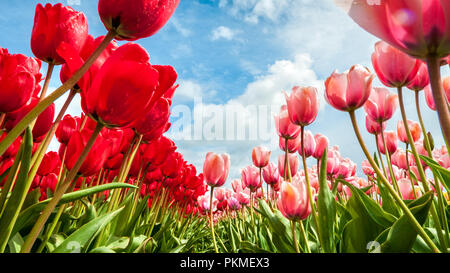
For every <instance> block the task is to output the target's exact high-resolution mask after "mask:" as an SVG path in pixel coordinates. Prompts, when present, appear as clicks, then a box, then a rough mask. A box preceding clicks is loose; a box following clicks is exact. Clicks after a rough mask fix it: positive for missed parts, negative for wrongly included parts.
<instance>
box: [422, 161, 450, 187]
mask: <svg viewBox="0 0 450 273" xmlns="http://www.w3.org/2000/svg"><path fill="white" fill-rule="evenodd" d="M420 158H421V159H422V160H423V161H425V163H426V164H427V165H428V167H430V168H431V170H432V171H433V172H434V173H437V174H439V176H440V178H441V179H440V180H441V181H442V182H443V183H445V186H446V187H447V189H449V188H450V171H449V170H447V169H446V168H444V167H442V166H441V165H439V163H437V162H436V161H434V160H433V159H431V158H429V157H426V156H423V155H420Z"/></svg>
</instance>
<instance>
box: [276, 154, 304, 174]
mask: <svg viewBox="0 0 450 273" xmlns="http://www.w3.org/2000/svg"><path fill="white" fill-rule="evenodd" d="M288 158H289V169H290V171H291V175H292V176H294V175H295V174H296V173H297V170H298V165H299V160H298V157H297V155H296V154H289V156H288ZM284 161H285V155H280V156H279V157H278V173H279V174H280V176H281V177H284V175H285V174H284ZM286 174H287V173H286Z"/></svg>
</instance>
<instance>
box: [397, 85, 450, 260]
mask: <svg viewBox="0 0 450 273" xmlns="http://www.w3.org/2000/svg"><path fill="white" fill-rule="evenodd" d="M397 90H398V100H399V104H400V110H401V113H402V119H403V125H404V126H405V131H406V135H407V136H408V141H409V144H411V151H412V154H413V155H414V160H415V161H416V165H417V169H418V170H419V175H420V180H421V181H422V185H423V189H424V190H425V192H428V191H430V188H429V187H428V182H427V177H426V175H425V172H424V170H423V166H422V163H421V160H420V157H419V154H418V153H417V149H416V145H415V144H414V139H413V137H412V134H411V130H410V129H409V125H408V119H407V118H406V111H405V104H404V102H403V89H402V88H401V87H398V88H397ZM425 145H427V144H425ZM436 183H437V184H439V180H438V181H437V182H436ZM435 188H436V187H435ZM413 190H414V189H413ZM439 190H440V188H439ZM436 191H438V189H436ZM430 211H431V216H432V217H433V221H434V223H435V225H436V231H437V234H438V237H439V241H440V242H441V246H442V249H443V251H444V252H447V244H446V241H447V240H446V239H445V238H444V235H443V234H442V227H443V223H442V219H439V217H438V215H437V211H436V207H435V206H434V203H432V204H431V208H430Z"/></svg>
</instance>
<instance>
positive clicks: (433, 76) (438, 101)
mask: <svg viewBox="0 0 450 273" xmlns="http://www.w3.org/2000/svg"><path fill="white" fill-rule="evenodd" d="M426 61H427V66H428V74H429V76H430V84H431V90H432V92H433V98H434V103H435V105H436V111H437V113H438V117H439V123H440V124H441V130H442V134H443V136H444V140H445V144H446V145H447V150H448V151H450V148H449V147H450V146H449V144H450V110H449V102H448V101H447V98H446V96H445V93H444V90H443V86H442V82H441V65H440V58H437V57H436V56H429V57H427V60H426Z"/></svg>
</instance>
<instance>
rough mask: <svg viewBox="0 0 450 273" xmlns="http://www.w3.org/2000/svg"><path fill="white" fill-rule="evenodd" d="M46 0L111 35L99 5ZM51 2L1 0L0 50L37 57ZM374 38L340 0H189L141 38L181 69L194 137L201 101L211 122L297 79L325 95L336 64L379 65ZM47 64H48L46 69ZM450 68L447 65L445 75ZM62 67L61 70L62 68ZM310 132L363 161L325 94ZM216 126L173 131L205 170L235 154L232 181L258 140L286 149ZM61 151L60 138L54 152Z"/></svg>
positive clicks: (177, 104)
mask: <svg viewBox="0 0 450 273" xmlns="http://www.w3.org/2000/svg"><path fill="white" fill-rule="evenodd" d="M47 2H50V3H57V2H61V3H63V4H65V5H67V4H69V3H72V6H73V8H74V9H76V10H79V11H82V12H84V13H85V14H86V16H87V18H88V22H89V32H90V34H91V35H93V36H99V35H104V34H105V33H106V30H105V28H104V26H103V24H102V23H101V21H100V19H99V17H98V12H97V3H98V2H97V1H93V0H72V1H67V0H61V1H47ZM47 2H44V1H36V0H18V1H6V0H0V10H2V12H1V13H0V33H2V38H0V46H1V47H5V48H8V49H9V51H10V52H12V53H23V54H26V55H29V56H32V53H31V50H30V46H29V41H30V35H31V29H32V26H33V17H34V11H35V6H36V4H37V3H43V4H45V3H47ZM376 41H377V39H376V38H375V37H373V36H371V35H370V34H368V33H366V32H365V31H364V30H362V29H361V28H359V27H358V26H357V25H356V24H355V23H354V22H353V21H352V20H351V19H350V18H349V17H348V16H347V15H346V14H345V12H343V11H342V10H340V9H339V8H337V7H335V6H334V4H333V1H332V0H181V3H180V5H179V7H178V9H177V10H176V12H175V14H174V16H173V17H172V19H171V20H170V21H169V23H168V24H167V25H166V26H165V27H164V28H163V29H162V30H161V31H160V32H158V33H157V34H156V35H154V36H153V37H150V38H146V39H141V40H139V41H137V42H138V43H139V44H141V45H142V46H144V47H145V48H146V49H147V50H148V52H149V53H150V56H151V63H152V64H163V65H172V66H173V67H174V68H175V69H176V70H177V72H178V75H179V78H178V82H179V84H180V88H179V89H178V90H177V93H176V96H175V100H174V105H173V107H174V108H173V110H174V116H173V117H172V120H171V121H172V123H173V124H174V125H175V127H176V128H175V129H179V128H180V127H179V125H180V124H181V125H182V127H183V128H190V129H191V131H190V132H191V133H192V134H194V133H195V131H196V130H197V129H196V128H195V127H193V126H192V125H193V123H194V120H195V119H194V117H192V119H190V120H189V119H183V113H184V112H183V111H184V110H187V109H190V110H193V109H194V105H197V107H199V106H202V108H203V111H204V112H203V114H199V115H198V117H200V119H202V120H203V121H204V122H205V124H206V123H207V122H208V120H209V121H211V118H210V117H211V116H210V115H213V116H214V114H215V113H220V112H221V111H222V112H223V111H224V109H228V108H227V107H232V108H233V109H234V110H238V111H242V112H245V113H247V112H246V111H247V110H248V109H247V108H246V107H247V106H248V105H255V106H267V105H272V106H273V109H274V110H273V112H274V113H275V112H277V111H278V108H279V107H280V106H281V104H282V103H284V99H283V96H282V93H281V91H283V90H285V91H288V92H289V91H290V89H291V88H292V87H293V86H295V85H299V86H309V85H312V86H316V87H317V88H318V89H319V92H320V93H321V96H322V97H323V95H322V94H323V89H324V87H323V81H324V80H325V79H326V78H327V77H328V76H329V75H330V74H331V73H332V72H333V71H334V70H335V69H338V70H339V71H345V70H347V69H349V68H350V67H351V66H352V65H354V64H357V63H359V64H362V65H365V66H367V67H369V69H371V70H372V71H373V68H372V65H371V63H370V55H371V54H372V52H373V45H374V43H375V42H376ZM45 69H46V65H45V64H44V65H43V73H45V71H44V70H45ZM447 70H448V68H447V67H445V68H444V70H443V73H444V74H445V73H447ZM56 73H58V74H59V70H57V72H56ZM447 74H448V73H447ZM59 84H60V82H59V76H58V75H57V76H55V77H53V79H52V81H51V86H52V88H56V87H58V86H59ZM377 85H381V84H380V83H377ZM393 91H394V90H392V92H393ZM405 94H406V98H405V101H406V102H407V105H408V107H407V108H408V109H407V111H408V118H410V119H413V120H417V116H416V114H415V110H414V104H413V93H412V92H405ZM194 98H196V99H194ZM199 98H201V103H199V100H198V99H199ZM422 99H423V98H422ZM62 103H63V100H59V101H58V102H57V106H59V107H60V106H61V105H62ZM198 109H200V108H198ZM422 110H423V112H424V119H425V120H426V124H427V126H428V127H429V128H428V130H429V131H431V132H432V133H433V135H434V136H435V141H436V143H437V144H438V145H442V138H441V136H440V131H439V127H438V120H437V116H436V114H435V113H434V112H432V111H430V110H429V109H428V108H427V107H426V106H425V105H423V107H422ZM80 111H81V108H80V106H79V99H78V100H76V101H75V102H74V103H73V105H72V106H71V108H70V110H69V113H71V114H79V113H80ZM225 113H226V112H225ZM247 114H248V115H247V116H246V118H245V119H243V120H238V121H237V123H238V124H237V126H239V125H242V126H244V127H248V126H251V125H252V124H254V123H256V122H262V121H267V122H268V123H269V125H270V126H273V118H272V117H271V116H272V115H271V114H270V113H269V115H267V117H266V116H261V115H259V116H254V115H252V114H250V113H247ZM358 116H359V120H360V127H361V129H362V130H363V131H365V130H364V127H365V125H364V122H363V120H364V114H363V110H360V111H359V112H358ZM198 117H197V120H198ZM213 119H214V118H213ZM399 119H400V113H399V110H398V111H397V113H396V115H395V116H394V118H393V119H392V120H391V121H390V122H389V124H388V130H394V129H395V126H396V124H397V121H398V120H399ZM239 123H241V124H239ZM308 129H310V130H311V131H312V132H313V133H324V134H325V135H327V136H328V137H329V138H330V141H331V144H332V145H339V146H340V148H341V153H342V155H343V156H345V157H350V158H351V159H352V160H354V161H355V162H357V163H358V164H359V163H360V162H361V161H362V160H363V154H362V152H361V149H360V148H359V146H358V145H357V142H356V137H355V136H354V133H353V131H352V129H351V126H350V121H349V118H348V115H347V114H346V113H343V112H338V111H336V110H334V109H332V108H331V107H330V106H328V105H326V104H325V102H324V100H322V108H321V111H320V113H319V116H318V118H317V120H316V122H315V123H314V124H313V125H311V126H310V127H309V128H308ZM226 130H227V128H224V129H222V131H226ZM219 131H220V130H219ZM188 132H189V131H188ZM211 132H212V134H213V137H212V139H209V138H208V139H205V138H201V139H199V140H189V139H186V137H185V136H186V134H181V135H179V134H177V133H176V132H174V130H173V129H172V130H171V131H169V134H168V135H169V136H172V137H174V139H175V142H176V144H177V145H178V147H179V149H180V151H181V152H182V153H183V154H184V156H185V158H186V159H187V160H188V161H189V162H191V163H193V164H194V165H196V167H197V168H198V169H199V171H201V170H202V164H203V159H204V157H205V155H206V152H208V151H214V152H218V153H223V152H227V153H229V154H230V156H231V161H232V170H231V171H230V180H231V179H232V178H238V177H239V176H240V169H241V168H243V167H245V166H246V165H248V164H251V149H252V148H253V147H254V146H257V145H266V146H269V147H270V148H272V149H274V152H273V154H272V157H271V160H272V161H273V162H276V161H277V156H278V155H279V154H280V151H279V149H278V148H277V146H278V139H277V138H276V136H275V131H273V134H272V135H273V137H271V138H270V139H266V138H264V139H262V138H261V139H259V138H257V139H253V140H251V139H244V140H226V139H225V140H221V139H220V137H214V133H217V132H218V128H213V130H212V131H211ZM200 133H201V132H200ZM225 133H226V132H225ZM210 135H211V134H210ZM365 138H366V140H367V142H368V144H369V147H371V148H372V149H373V148H374V145H373V141H372V139H373V137H372V136H371V135H368V134H365ZM55 148H56V144H55V143H54V144H53V146H52V149H55ZM308 163H309V164H313V163H314V162H313V161H309V162H308Z"/></svg>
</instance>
